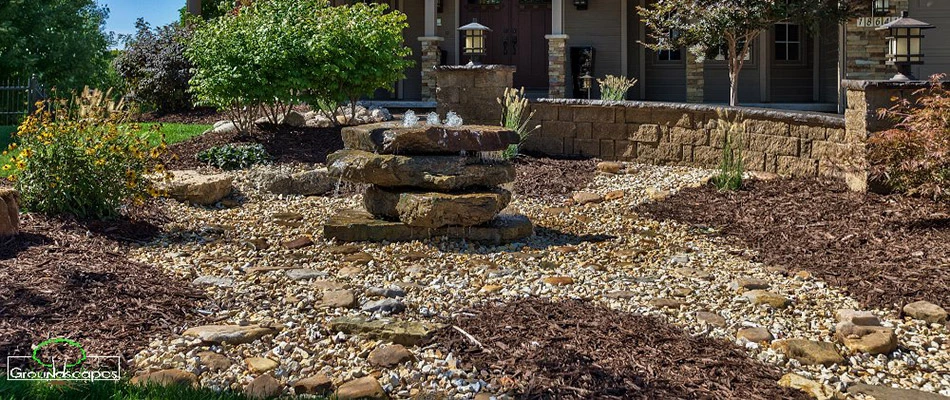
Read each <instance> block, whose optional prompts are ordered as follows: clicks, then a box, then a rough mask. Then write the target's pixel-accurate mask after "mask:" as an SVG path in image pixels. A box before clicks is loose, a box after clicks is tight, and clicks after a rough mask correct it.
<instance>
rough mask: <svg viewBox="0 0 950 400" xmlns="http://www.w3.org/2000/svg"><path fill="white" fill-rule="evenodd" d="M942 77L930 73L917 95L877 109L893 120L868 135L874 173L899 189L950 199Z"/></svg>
mask: <svg viewBox="0 0 950 400" xmlns="http://www.w3.org/2000/svg"><path fill="white" fill-rule="evenodd" d="M943 78H945V75H942V74H941V75H934V76H932V77H931V82H930V85H929V86H928V87H926V88H923V89H919V90H917V91H916V92H914V94H913V96H914V97H916V98H917V100H916V101H911V100H909V99H907V98H902V99H900V100H898V102H897V103H896V104H895V105H894V106H893V107H891V108H889V109H885V110H880V111H879V114H880V115H881V117H882V118H891V119H893V120H895V121H896V122H897V125H896V126H895V128H894V129H891V130H887V131H884V132H880V133H875V134H874V135H873V136H872V137H871V139H870V140H869V141H868V162H869V163H870V173H871V178H872V179H874V180H877V181H881V182H883V183H884V184H885V185H887V186H888V187H890V188H891V189H893V190H896V191H899V192H904V193H908V194H911V195H920V196H927V197H931V198H933V199H935V200H941V201H946V200H950V90H947V88H945V87H944V84H943V83H942V82H941V81H942V80H943Z"/></svg>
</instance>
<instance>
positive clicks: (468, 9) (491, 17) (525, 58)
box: [459, 0, 551, 89]
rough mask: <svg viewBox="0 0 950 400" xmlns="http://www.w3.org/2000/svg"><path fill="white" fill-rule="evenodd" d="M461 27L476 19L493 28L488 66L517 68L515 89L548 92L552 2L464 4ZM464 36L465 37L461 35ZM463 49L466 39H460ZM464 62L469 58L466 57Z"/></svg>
mask: <svg viewBox="0 0 950 400" xmlns="http://www.w3.org/2000/svg"><path fill="white" fill-rule="evenodd" d="M460 3H461V10H459V23H460V24H462V25H465V24H468V23H469V22H471V21H472V19H473V18H475V19H478V23H480V24H482V25H485V26H487V27H489V28H491V30H492V31H491V32H489V33H488V40H487V47H488V48H487V49H486V52H487V54H486V56H485V57H482V62H483V63H485V64H503V65H514V66H515V67H516V68H517V70H516V71H515V76H514V85H515V87H522V86H523V87H525V88H527V89H547V87H548V44H547V40H546V39H544V35H546V34H548V33H550V32H551V0H460ZM460 36H461V35H460ZM459 39H460V41H459V48H463V46H464V38H462V37H460V38H459ZM461 60H462V62H463V63H464V62H468V58H467V57H465V55H464V54H463V55H462V58H461Z"/></svg>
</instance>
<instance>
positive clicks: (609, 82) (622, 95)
mask: <svg viewBox="0 0 950 400" xmlns="http://www.w3.org/2000/svg"><path fill="white" fill-rule="evenodd" d="M597 84H598V85H600V99H601V100H607V101H624V100H626V99H627V91H628V90H630V88H632V87H633V85H636V84H637V79H636V78H630V79H627V77H625V76H622V75H621V76H613V75H607V76H606V77H604V79H598V80H597Z"/></svg>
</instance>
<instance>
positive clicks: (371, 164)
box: [324, 117, 533, 244]
mask: <svg viewBox="0 0 950 400" xmlns="http://www.w3.org/2000/svg"><path fill="white" fill-rule="evenodd" d="M518 140H519V137H518V135H517V133H515V132H513V131H511V130H507V129H503V128H499V127H492V126H450V125H442V124H439V123H438V122H437V118H436V119H435V120H433V118H431V117H430V118H429V121H428V123H421V124H420V123H416V122H415V121H412V120H410V121H408V122H405V123H404V122H384V123H379V124H371V125H362V126H354V127H348V128H345V129H344V130H343V142H344V146H345V149H344V150H340V151H337V152H335V153H333V154H331V155H330V156H329V157H328V158H327V166H328V169H329V172H330V174H331V175H333V176H336V177H339V178H341V179H345V180H348V181H351V182H357V183H364V184H369V185H371V186H370V187H369V188H368V189H367V190H366V191H365V192H364V194H363V205H364V207H365V210H346V211H343V212H340V213H338V214H336V215H334V216H333V217H331V218H330V220H329V221H328V222H327V224H326V225H324V235H325V236H326V237H327V238H334V239H337V240H340V241H344V242H356V241H371V242H379V241H406V240H416V239H426V238H431V237H442V236H448V237H451V238H458V239H465V240H470V241H476V242H486V243H490V244H501V243H510V242H513V241H517V240H519V239H522V238H525V237H528V236H531V234H532V233H533V227H532V225H531V222H530V221H529V220H528V219H527V218H526V217H524V216H522V215H514V214H501V212H502V210H504V209H505V207H507V206H508V203H509V202H510V201H511V193H510V192H509V191H507V190H505V189H502V188H501V187H500V186H501V185H503V184H505V183H509V182H512V181H514V179H515V170H514V166H513V165H511V164H510V163H508V162H507V161H503V160H498V159H493V158H490V157H484V156H483V152H497V151H501V150H504V149H506V148H507V147H508V146H509V145H511V144H515V143H518Z"/></svg>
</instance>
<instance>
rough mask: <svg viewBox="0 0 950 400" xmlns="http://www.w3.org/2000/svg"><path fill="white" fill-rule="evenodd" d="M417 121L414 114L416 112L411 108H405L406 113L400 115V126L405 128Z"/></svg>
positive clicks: (410, 126) (417, 118)
mask: <svg viewBox="0 0 950 400" xmlns="http://www.w3.org/2000/svg"><path fill="white" fill-rule="evenodd" d="M418 123H419V117H417V116H416V112H415V111H412V110H407V111H406V114H405V115H403V117H402V126H404V127H406V128H412V127H414V126H416V124H418Z"/></svg>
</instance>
